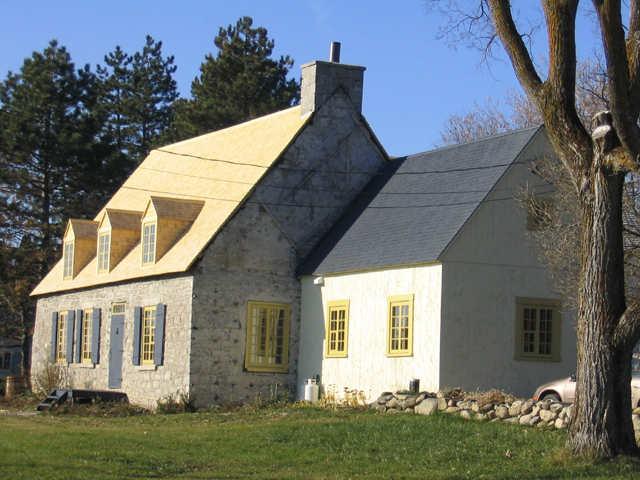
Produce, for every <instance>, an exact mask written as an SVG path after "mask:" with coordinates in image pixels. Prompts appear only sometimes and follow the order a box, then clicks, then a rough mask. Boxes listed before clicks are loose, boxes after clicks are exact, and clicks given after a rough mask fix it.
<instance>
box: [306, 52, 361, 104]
mask: <svg viewBox="0 0 640 480" xmlns="http://www.w3.org/2000/svg"><path fill="white" fill-rule="evenodd" d="M365 70H366V68H365V67H358V66H356V65H345V64H342V63H340V44H339V43H337V42H334V43H332V44H331V60H330V61H329V62H323V61H320V60H317V61H315V62H311V63H307V64H305V65H302V82H301V102H300V103H301V106H302V115H306V114H307V113H311V112H314V111H316V110H317V109H318V108H320V107H321V106H322V104H323V103H325V102H326V101H327V99H328V98H329V97H330V96H331V95H333V93H334V92H335V91H336V90H337V89H338V88H340V87H342V88H344V90H345V92H347V93H348V94H349V97H351V101H352V102H353V104H354V105H355V108H356V110H357V111H358V113H362V86H363V83H364V71H365Z"/></svg>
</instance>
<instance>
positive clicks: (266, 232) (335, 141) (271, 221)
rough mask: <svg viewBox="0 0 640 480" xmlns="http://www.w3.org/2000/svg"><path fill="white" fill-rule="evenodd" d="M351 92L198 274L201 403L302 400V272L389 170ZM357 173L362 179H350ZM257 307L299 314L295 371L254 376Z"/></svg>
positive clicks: (227, 229) (195, 374)
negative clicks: (279, 393)
mask: <svg viewBox="0 0 640 480" xmlns="http://www.w3.org/2000/svg"><path fill="white" fill-rule="evenodd" d="M354 113H355V112H354V108H353V104H352V102H351V101H350V100H349V98H348V97H347V96H346V94H345V93H344V92H340V91H339V92H338V93H336V94H335V95H334V96H332V97H331V98H330V99H329V100H328V101H327V103H326V104H324V105H323V106H322V107H320V109H319V110H318V111H317V112H316V113H315V114H314V117H313V118H312V120H311V121H310V124H309V125H307V126H306V127H305V129H304V131H303V132H302V134H301V135H300V136H299V137H298V138H296V140H295V142H294V143H293V144H292V145H290V146H289V147H288V149H287V151H286V152H285V154H284V155H283V158H282V159H280V161H279V162H278V164H277V166H276V168H273V169H272V170H271V171H270V172H269V173H268V174H267V175H266V176H265V178H264V179H263V180H262V181H261V182H260V184H259V185H258V186H257V187H256V190H255V193H254V194H253V195H252V196H251V198H249V200H248V201H247V202H246V203H245V204H244V205H243V206H242V207H241V208H240V209H239V210H238V212H237V213H236V214H235V215H234V217H233V218H232V219H231V220H230V221H229V222H228V223H227V224H226V225H225V226H224V228H223V229H222V230H221V231H220V232H219V233H218V234H217V235H216V238H215V239H214V241H213V242H212V243H211V244H210V245H209V246H208V247H207V249H206V250H205V251H204V253H203V255H202V258H201V259H200V261H199V262H198V264H197V265H196V267H195V269H194V291H193V296H194V303H193V325H192V331H191V338H192V346H191V351H192V352H193V355H192V370H191V372H192V376H191V383H192V386H193V392H194V393H195V397H196V402H197V403H198V404H200V405H210V404H213V403H218V404H219V403H226V402H235V403H246V402H247V401H251V400H253V398H254V397H255V396H256V395H264V396H269V395H271V393H272V392H273V391H274V389H275V388H278V389H279V390H283V389H286V390H289V391H290V393H291V395H292V397H295V395H296V382H297V379H298V352H299V343H300V308H301V306H300V303H301V300H300V299H301V284H300V281H299V279H298V277H297V274H296V270H297V268H298V266H299V263H300V261H301V260H302V259H303V258H304V257H305V256H306V255H307V254H308V253H309V251H310V250H311V249H312V248H313V247H314V246H315V245H316V244H317V242H318V240H319V239H320V238H322V237H323V236H324V235H325V233H326V232H327V230H328V229H329V228H330V227H331V226H332V225H333V223H334V222H335V220H336V219H337V218H338V217H339V216H340V215H341V214H342V213H343V212H344V209H345V208H346V207H347V206H348V205H349V204H350V203H351V202H352V200H353V198H354V197H355V195H357V194H358V192H360V191H361V190H362V188H364V186H365V185H366V184H367V183H368V182H369V181H370V180H371V178H372V176H373V174H369V173H363V172H377V171H378V170H379V169H380V167H381V166H382V165H383V164H384V162H385V160H386V159H385V158H384V157H383V153H382V152H381V151H380V150H379V149H378V147H377V146H376V144H375V142H374V141H373V140H372V138H371V137H370V136H369V135H368V133H367V131H366V129H364V128H363V125H362V123H361V122H360V121H359V120H358V117H357V116H356V115H354ZM350 172H353V173H350ZM249 301H255V302H269V303H283V304H288V305H290V307H291V322H290V330H289V362H288V371H287V373H262V372H249V371H247V370H246V369H245V366H244V365H245V349H246V342H247V307H248V302H249Z"/></svg>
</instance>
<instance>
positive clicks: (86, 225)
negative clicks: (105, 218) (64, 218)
mask: <svg viewBox="0 0 640 480" xmlns="http://www.w3.org/2000/svg"><path fill="white" fill-rule="evenodd" d="M97 232H98V222H94V221H92V220H79V219H77V218H73V219H71V220H69V224H68V225H67V230H66V232H65V238H66V237H68V234H69V233H71V234H72V235H73V238H75V239H78V238H86V239H94V238H96V233H97Z"/></svg>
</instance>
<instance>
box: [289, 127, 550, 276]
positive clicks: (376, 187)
mask: <svg viewBox="0 0 640 480" xmlns="http://www.w3.org/2000/svg"><path fill="white" fill-rule="evenodd" d="M543 128H544V127H532V128H526V129H522V130H517V131H514V132H509V133H505V134H501V135H496V136H492V137H487V138H483V139H479V140H475V141H471V142H467V143H463V144H460V145H455V146H451V147H446V148H441V149H438V150H433V151H430V152H426V153H420V154H417V155H411V156H408V157H404V158H399V159H396V160H393V161H391V162H390V164H389V165H388V166H387V167H386V169H385V170H384V171H383V172H382V174H381V175H379V176H378V177H377V178H376V179H374V181H373V182H372V183H371V184H370V185H369V186H368V187H367V189H366V190H365V192H364V193H363V194H362V195H361V197H360V198H359V199H358V200H357V201H356V203H355V205H354V206H353V208H351V209H350V210H349V211H348V212H347V213H346V214H345V215H344V216H343V217H342V219H341V220H340V221H339V222H338V223H337V225H336V226H335V227H334V228H333V229H332V230H331V231H330V233H329V234H328V236H327V237H326V238H325V239H324V240H323V241H322V242H321V243H320V244H319V246H318V247H317V248H316V249H315V250H314V252H313V253H312V254H311V255H310V256H309V257H308V259H307V260H306V261H305V262H304V263H303V265H302V266H301V267H300V269H299V270H298V273H299V274H300V275H314V274H315V275H321V274H328V273H337V272H347V271H358V270H366V269H372V268H382V267H390V266H399V265H411V264H417V263H425V262H430V261H435V260H438V259H439V258H440V256H441V255H442V254H443V253H444V251H445V249H446V248H447V246H448V245H449V244H450V243H451V241H452V240H453V239H454V238H455V236H456V235H457V234H458V232H459V231H460V230H461V229H462V227H463V226H464V225H465V223H466V222H467V221H468V220H469V218H470V217H471V215H472V214H473V213H474V212H475V211H476V209H477V208H478V207H479V206H480V204H481V203H482V201H483V200H484V199H485V198H486V196H487V195H488V194H489V193H490V192H491V190H492V189H493V188H494V187H495V185H496V184H497V182H498V181H499V180H500V178H502V176H503V175H504V174H505V172H506V171H507V169H508V168H509V167H510V166H511V165H512V164H513V162H514V161H515V160H516V159H517V158H518V156H519V155H520V153H521V152H522V150H523V149H524V148H525V147H526V146H527V144H528V143H529V142H530V141H531V140H532V139H533V137H534V136H535V135H536V134H537V133H538V132H540V131H541V130H542V129H543Z"/></svg>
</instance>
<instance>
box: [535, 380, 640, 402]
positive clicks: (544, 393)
mask: <svg viewBox="0 0 640 480" xmlns="http://www.w3.org/2000/svg"><path fill="white" fill-rule="evenodd" d="M576 384H577V382H576V376H575V375H571V376H570V377H567V378H561V379H559V380H554V381H553V382H549V383H545V384H544V385H540V386H539V387H538V388H536V391H535V393H534V394H533V400H534V401H537V400H550V401H554V402H564V403H573V402H574V400H575V399H576ZM631 405H632V406H633V408H636V407H640V373H638V372H634V373H633V374H632V376H631Z"/></svg>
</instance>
